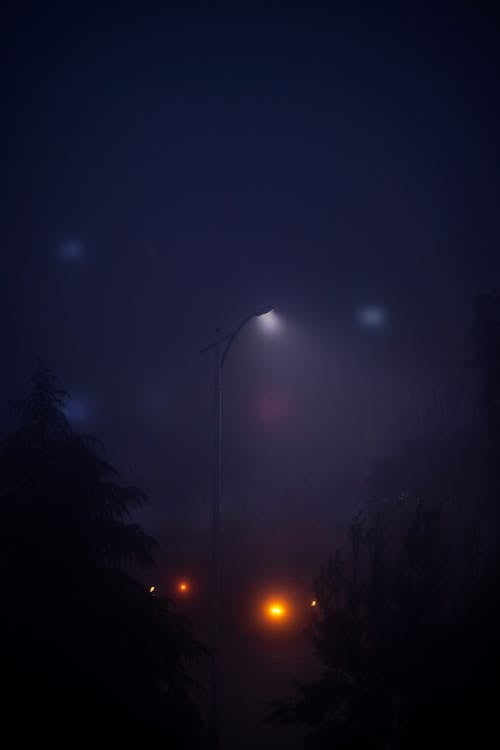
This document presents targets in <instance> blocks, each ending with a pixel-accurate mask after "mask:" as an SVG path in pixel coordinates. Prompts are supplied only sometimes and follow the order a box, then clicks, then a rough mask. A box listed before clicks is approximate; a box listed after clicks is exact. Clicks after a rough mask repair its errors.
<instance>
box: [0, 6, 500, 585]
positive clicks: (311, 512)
mask: <svg viewBox="0 0 500 750" xmlns="http://www.w3.org/2000/svg"><path fill="white" fill-rule="evenodd" d="M168 5H169V4H166V3H163V4H158V5H157V6H156V7H153V6H148V4H142V3H136V4H134V6H135V7H133V8H131V7H130V6H127V7H123V6H122V7H120V8H119V9H110V8H109V7H108V9H103V8H101V9H99V10H98V11H93V10H92V9H90V7H86V8H85V9H82V10H78V8H76V9H75V7H73V4H71V3H70V4H65V5H64V6H62V5H61V6H60V7H58V6H57V5H51V7H50V8H46V7H44V6H43V7H42V5H41V4H36V5H33V6H32V5H30V4H29V3H24V4H16V8H17V9H16V10H14V9H13V6H12V8H11V11H10V12H7V13H6V12H4V15H3V18H2V24H1V26H2V42H3V43H2V49H3V55H4V61H3V66H2V69H3V72H4V85H3V95H2V99H3V108H2V109H3V116H2V121H1V125H0V127H1V136H2V137H1V143H2V147H3V163H4V170H3V178H4V179H3V183H4V199H3V200H2V214H3V218H2V223H1V248H2V253H1V267H0V303H1V305H2V312H1V316H0V335H1V339H2V367H1V368H0V379H1V387H2V388H1V394H2V407H1V412H0V414H1V420H2V424H3V425H4V426H5V427H7V426H8V425H9V424H10V422H9V419H10V418H9V416H8V411H7V402H8V400H9V399H10V398H13V397H16V396H19V395H21V394H22V393H24V392H25V390H26V381H27V379H28V377H29V376H30V374H31V373H32V372H33V370H34V368H35V362H36V356H37V355H42V356H43V357H44V359H45V362H46V364H47V365H48V366H49V367H50V368H52V369H53V370H54V371H55V372H56V373H57V375H58V377H59V378H60V380H61V382H62V383H63V385H64V386H65V387H66V388H67V390H68V391H70V393H71V395H72V401H71V402H70V403H69V405H68V417H69V419H70V420H71V422H72V423H73V424H74V426H75V428H76V429H78V430H81V431H86V432H87V431H88V432H90V433H92V434H96V435H97V436H98V437H100V438H101V439H102V440H103V441H104V443H105V445H106V446H107V456H108V457H109V458H110V459H111V460H112V461H113V462H114V463H115V464H116V465H117V467H118V468H119V469H120V471H121V472H122V473H123V475H124V477H125V478H126V480H127V481H133V482H135V483H137V484H139V485H140V486H142V487H144V489H145V490H146V491H147V492H148V493H149V494H150V497H151V507H150V508H149V509H148V510H147V511H146V512H145V513H144V514H143V516H142V520H143V522H144V523H145V525H146V526H147V528H148V530H150V531H151V532H152V533H153V534H154V535H155V536H156V537H157V538H158V539H159V540H160V542H162V543H163V551H162V553H161V554H162V555H165V556H166V557H165V559H167V558H168V559H169V561H170V562H171V563H172V565H173V566H174V568H173V569H175V570H177V569H178V570H179V572H186V571H188V572H190V571H195V575H196V570H197V565H199V559H200V556H201V557H203V554H204V552H203V551H201V552H200V550H204V546H203V545H204V544H205V542H206V539H207V531H208V528H209V518H210V515H209V508H210V491H211V485H210V482H211V474H210V468H211V466H210V461H211V442H210V441H211V397H212V395H211V394H212V382H213V381H212V369H211V364H212V363H211V360H210V356H209V355H206V354H205V355H201V354H200V349H202V348H203V346H205V345H206V344H207V343H209V342H210V341H211V340H212V339H213V337H214V333H215V330H216V329H217V328H218V327H220V328H222V329H223V330H230V329H231V328H232V327H234V326H235V325H236V324H237V323H238V322H239V320H240V319H241V318H243V317H244V316H246V315H247V314H249V313H250V312H252V311H253V310H255V309H257V308H259V307H261V306H262V305H266V304H271V305H273V306H274V308H275V310H276V320H277V325H276V328H275V330H266V329H265V328H263V327H262V325H261V322H260V321H258V320H255V321H254V322H252V323H251V324H250V325H249V326H248V327H247V328H246V329H245V331H244V332H243V333H242V334H241V337H240V338H238V341H237V342H236V343H235V345H234V348H233V349H232V351H231V355H230V358H229V359H228V362H227V365H226V369H225V384H224V387H225V391H224V407H225V413H224V430H225V453H224V478H225V487H224V502H223V523H224V528H225V530H226V535H227V546H226V553H225V554H226V561H227V560H229V564H230V566H231V569H232V571H235V570H236V571H237V570H240V571H241V575H242V576H243V577H244V576H246V577H247V579H248V580H251V579H252V577H254V578H259V576H263V575H264V572H263V571H264V570H267V571H268V574H269V575H271V577H272V575H275V576H276V580H278V579H279V580H289V579H290V578H293V577H294V576H296V577H297V578H298V577H300V578H301V580H302V579H304V580H305V581H310V580H312V578H311V576H312V575H313V574H314V571H315V568H316V566H317V565H318V564H319V562H321V560H322V558H323V556H324V555H325V554H327V553H328V551H331V542H332V539H333V537H334V536H335V534H336V533H337V531H336V530H337V529H338V528H339V527H342V525H343V524H345V522H346V521H348V520H349V518H350V517H351V515H352V513H353V512H354V511H355V510H356V509H357V508H358V507H359V505H360V504H361V503H362V502H363V499H364V480H365V477H366V476H367V474H368V473H369V472H370V470H371V468H372V467H373V466H374V463H375V462H376V460H377V459H378V458H380V457H381V456H384V455H385V454H386V453H387V452H390V451H391V450H392V449H394V448H395V447H396V446H397V445H398V444H399V443H400V441H401V440H402V439H404V438H406V437H411V436H418V435H423V434H425V433H427V432H429V431H432V430H435V429H452V428H454V427H457V426H460V424H462V423H465V422H466V420H467V419H468V416H469V415H470V414H471V413H472V412H473V410H474V408H475V401H474V395H473V394H474V382H473V378H472V375H471V373H470V372H469V371H468V370H467V367H466V365H465V360H466V357H467V348H466V346H467V337H468V332H469V328H470V323H471V319H472V300H473V297H474V295H475V294H476V293H477V292H479V291H483V290H488V289H490V288H491V287H493V286H495V285H497V286H498V285H499V284H500V254H499V253H498V229H499V223H498V209H497V196H498V138H497V132H496V130H497V111H498V110H497V106H498V102H497V91H496V90H497V87H498V80H497V56H496V54H497V53H496V42H497V37H498V33H497V32H498V28H497V26H496V23H495V17H494V13H493V10H491V11H489V10H488V9H487V6H486V5H483V4H482V3H472V2H471V3H452V4H447V3H435V4H434V7H433V8H432V10H430V9H426V8H425V7H424V6H423V5H422V4H411V3H410V4H406V3H405V4H402V3H394V4H384V3H382V4H380V3H370V4H367V5H366V7H363V6H362V5H358V4H350V3H330V4H317V5H316V4H314V3H289V4H287V6H286V8H285V7H281V8H280V7H279V6H277V5H274V4H271V5H269V7H268V8H267V9H264V10H259V9H256V8H255V7H253V8H251V9H247V10H244V9H243V6H242V5H240V4H239V3H235V4H233V7H232V8H231V9H228V8H223V7H221V6H217V7H211V8H208V9H207V8H203V7H201V6H196V5H189V7H188V4H182V10H179V11H176V10H175V9H174V8H173V7H169V8H167V6H168ZM327 5H328V7H327ZM403 5H404V6H405V8H404V10H402V6H403ZM162 6H163V7H162ZM436 8H437V9H436ZM228 530H230V531H231V533H229V531H228ZM162 559H163V558H162ZM226 564H227V563H226ZM266 575H267V574H266ZM160 577H161V576H160ZM160 583H162V582H161V581H160ZM163 584H164V585H165V586H166V583H165V582H163Z"/></svg>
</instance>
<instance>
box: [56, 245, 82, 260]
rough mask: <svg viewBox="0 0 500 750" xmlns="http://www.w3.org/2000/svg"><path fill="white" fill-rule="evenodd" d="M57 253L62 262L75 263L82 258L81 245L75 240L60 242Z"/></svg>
mask: <svg viewBox="0 0 500 750" xmlns="http://www.w3.org/2000/svg"><path fill="white" fill-rule="evenodd" d="M59 252H60V254H61V256H62V257H63V258H64V260H69V261H72V262H74V261H77V260H80V259H81V258H83V244H82V243H81V242H77V241H75V240H68V241H66V242H62V243H61V245H60V248H59Z"/></svg>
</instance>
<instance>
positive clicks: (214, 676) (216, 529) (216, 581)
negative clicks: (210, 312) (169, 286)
mask: <svg viewBox="0 0 500 750" xmlns="http://www.w3.org/2000/svg"><path fill="white" fill-rule="evenodd" d="M214 375H215V388H214V405H213V408H214V436H213V441H214V446H213V462H214V463H213V498H212V653H211V664H210V727H209V729H210V734H211V738H210V739H211V745H212V747H213V748H214V750H215V749H216V748H217V747H218V746H219V695H218V687H219V616H220V614H219V613H220V502H221V496H222V361H221V342H220V341H217V342H216V344H215V346H214Z"/></svg>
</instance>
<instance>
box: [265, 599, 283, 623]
mask: <svg viewBox="0 0 500 750" xmlns="http://www.w3.org/2000/svg"><path fill="white" fill-rule="evenodd" d="M267 614H268V615H269V617H272V618H273V620H281V619H282V618H283V617H284V616H285V614H286V609H285V606H284V605H283V604H282V603H281V602H271V603H270V604H269V605H268V607H267Z"/></svg>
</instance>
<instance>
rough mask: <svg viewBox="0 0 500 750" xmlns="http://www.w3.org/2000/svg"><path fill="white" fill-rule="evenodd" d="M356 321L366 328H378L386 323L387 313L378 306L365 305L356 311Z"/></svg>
mask: <svg viewBox="0 0 500 750" xmlns="http://www.w3.org/2000/svg"><path fill="white" fill-rule="evenodd" d="M358 320H359V322H360V323H361V325H363V326H365V327H366V328H380V327H381V326H383V325H385V323H386V322H387V313H386V311H385V310H384V308H383V307H380V306H378V305H367V306H366V307H362V308H361V309H360V310H359V311H358Z"/></svg>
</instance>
